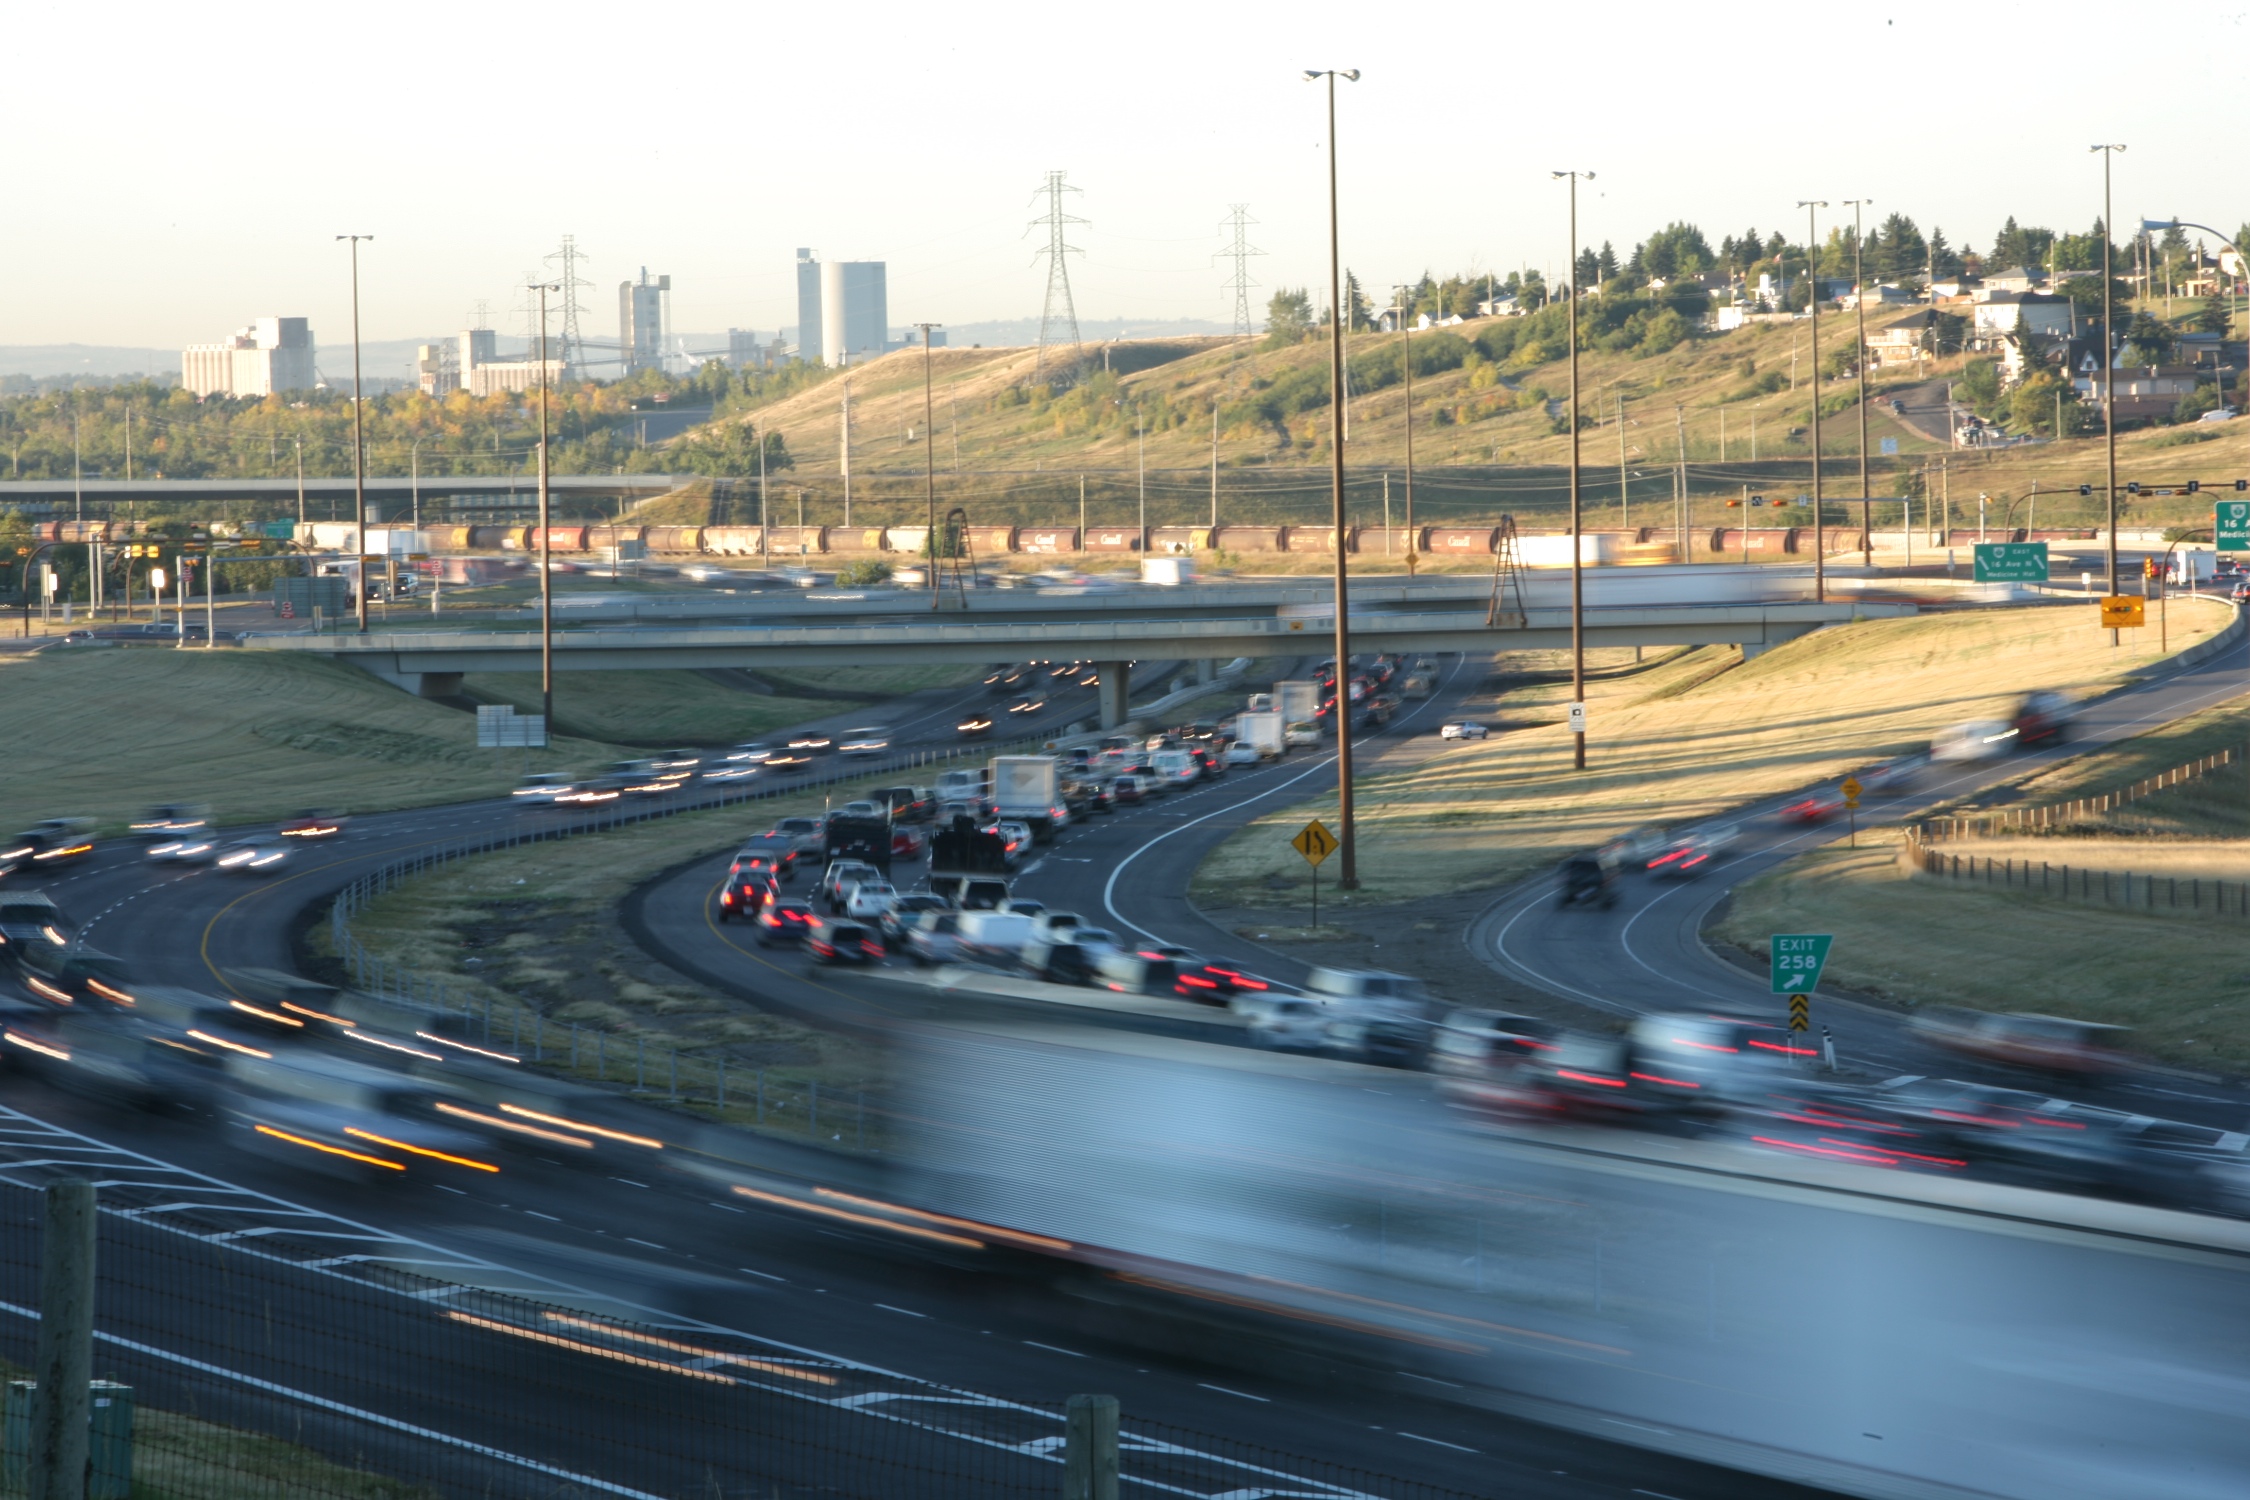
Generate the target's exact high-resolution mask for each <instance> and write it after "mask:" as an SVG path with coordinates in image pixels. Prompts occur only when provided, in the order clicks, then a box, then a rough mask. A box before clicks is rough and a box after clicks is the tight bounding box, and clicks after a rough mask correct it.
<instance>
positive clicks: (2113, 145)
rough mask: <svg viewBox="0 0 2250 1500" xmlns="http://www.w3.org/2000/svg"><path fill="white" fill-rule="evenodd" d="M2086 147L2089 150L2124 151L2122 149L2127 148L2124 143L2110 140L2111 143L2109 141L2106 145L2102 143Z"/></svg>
mask: <svg viewBox="0 0 2250 1500" xmlns="http://www.w3.org/2000/svg"><path fill="white" fill-rule="evenodd" d="M2086 149H2087V150H2088V151H2122V150H2124V149H2125V148H2124V146H2122V145H2120V144H2118V143H2116V142H2110V143H2108V144H2106V145H2100V146H2088V147H2087V148H2086Z"/></svg>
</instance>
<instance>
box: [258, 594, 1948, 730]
mask: <svg viewBox="0 0 2250 1500" xmlns="http://www.w3.org/2000/svg"><path fill="white" fill-rule="evenodd" d="M1175 597H1177V594H1176V591H1175ZM1912 613H1914V606H1913V605H1911V604H1877V603H1867V602H1850V601H1845V602H1836V601H1831V602H1826V603H1814V602H1812V601H1809V600H1785V601H1771V602H1764V603H1750V604H1642V605H1618V604H1611V605H1605V606H1599V607H1590V608H1588V610H1587V611H1586V626H1585V640H1586V644H1587V646H1589V647H1605V646H1683V645H1693V646H1701V645H1737V646H1740V647H1742V649H1743V650H1744V651H1746V652H1749V653H1751V654H1756V653H1758V652H1760V651H1764V650H1766V649H1768V648H1769V647H1772V646H1776V645H1779V644H1780V643H1782V642H1783V641H1788V640H1793V639H1795V638H1796V637H1798V636H1802V635H1806V634H1809V633H1810V632H1812V631H1815V630H1818V629H1820V628H1821V627H1823V626H1825V625H1832V624H1838V623H1841V622H1844V621H1848V620H1854V619H1869V618H1876V617H1882V616H1891V615H1906V614H1912ZM1334 620H1335V611H1334V607H1333V604H1332V603H1329V604H1327V605H1326V606H1325V607H1324V606H1323V605H1322V604H1321V603H1320V602H1318V601H1307V602H1305V603H1301V604H1296V605H1291V606H1283V607H1280V608H1276V607H1274V606H1268V607H1267V608H1266V609H1265V610H1263V611H1262V612H1260V611H1256V610H1254V609H1246V610H1243V611H1242V612H1240V613H1236V614H1232V615H1223V616H1217V617H1181V616H1176V615H1170V614H1159V613H1155V612H1153V611H1147V610H1144V611H1143V612H1142V613H1141V614H1140V615H1139V616H1137V617H1135V616H1130V615H1126V614H1122V613H1104V614H1101V615H1091V614H1086V613H1077V614H1074V615H1073V616H1072V617H1069V618H1060V619H1031V618H1022V617H1017V618H1008V617H1006V616H1005V615H1002V614H999V613H997V612H994V613H987V612H985V611H982V610H978V611H973V612H972V613H971V614H970V615H968V616H964V615H962V614H959V613H946V614H933V613H932V612H931V611H930V610H929V608H928V602H927V599H926V598H925V599H924V601H923V608H922V610H921V611H920V612H919V613H918V614H915V615H912V616H907V617H897V618H890V619H875V620H852V621H839V622H833V623H828V622H823V623H783V624H725V625H712V626H706V627H688V628H665V627H660V626H655V625H637V626H636V625H625V626H619V627H603V626H592V627H580V628H570V629H558V630H557V631H556V632H555V636H554V659H555V667H556V670H558V671H644V672H645V671H652V670H666V669H681V668H689V669H694V668H709V667H748V668H760V667H803V666H874V665H885V666H888V665H895V664H900V663H907V662H974V663H991V662H1000V661H1026V660H1054V661H1060V660H1071V661H1092V662H1096V663H1098V664H1099V667H1098V671H1099V674H1100V677H1101V687H1100V690H1099V691H1100V694H1101V720H1102V723H1103V724H1104V725H1105V726H1107V725H1112V724H1116V723H1120V722H1123V720H1124V719H1125V718H1126V717H1128V713H1129V707H1130V694H1131V690H1132V673H1131V664H1132V663H1133V662H1135V661H1179V660H1188V661H1195V662H1218V661H1226V660H1230V659H1232V658H1235V657H1243V656H1246V657H1274V656H1302V655H1308V654H1312V653H1315V652H1321V651H1324V650H1325V649H1326V648H1327V644H1328V642H1329V641H1330V640H1331V639H1332V636H1331V631H1332V628H1333V624H1334ZM1352 644H1353V647H1354V649H1355V650H1356V651H1365V652H1370V653H1372V652H1379V651H1394V652H1401V653H1424V654H1429V653H1436V652H1445V651H1460V652H1468V653H1482V652H1497V651H1539V650H1553V649H1557V648H1567V647H1568V646H1569V644H1570V612H1569V610H1568V608H1567V607H1555V606H1551V605H1534V606H1532V607H1531V608H1529V609H1527V610H1526V612H1525V614H1524V615H1523V616H1522V617H1521V623H1517V622H1516V621H1515V620H1510V621H1509V622H1507V623H1504V624H1501V625H1497V626H1495V625H1493V624H1491V623H1489V621H1488V618H1487V612H1486V610H1485V609H1484V608H1483V607H1482V606H1481V604H1480V605H1478V606H1477V607H1474V608H1461V607H1460V606H1459V603H1458V602H1457V601H1444V600H1436V601H1429V602H1426V603H1422V604H1421V605H1420V607H1411V608H1409V607H1401V606H1400V605H1398V604H1385V603H1384V602H1382V601H1367V602H1365V603H1364V604H1363V603H1360V602H1358V601H1355V605H1354V608H1353V610H1352ZM243 645H244V646H245V647H248V648H251V649H256V650H266V651H299V652H309V653H312V654H314V655H319V656H326V657H330V658H332V659H334V660H337V661H343V662H349V663H351V664H353V665H354V666H357V667H360V668H362V669H363V670H365V671H368V672H371V673H373V674H374V675H376V676H378V677H381V678H383V679H384V680H386V681H388V682H392V683H395V684H397V685H398V686H400V687H402V688H406V689H407V690H409V691H414V692H419V693H421V694H423V695H425V696H430V697H443V696H446V695H449V694H451V693H455V692H458V691H459V690H460V686H461V679H462V677H463V676H464V675H465V674H468V673H487V672H531V671H536V670H538V666H539V647H540V642H539V633H538V632H537V631H536V630H442V629H433V630H391V631H385V632H378V633H370V634H368V635H364V636H362V635H309V634H296V635H251V636H247V637H245V638H244V640H243Z"/></svg>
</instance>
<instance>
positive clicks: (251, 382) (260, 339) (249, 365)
mask: <svg viewBox="0 0 2250 1500" xmlns="http://www.w3.org/2000/svg"><path fill="white" fill-rule="evenodd" d="M318 380H319V376H318V374H317V373H316V372H315V370H314V368H313V336H312V328H311V326H310V324H309V323H308V321H307V320H306V319H304V318H260V319H258V321H256V322H255V323H252V324H251V325H250V326H249V327H247V328H238V329H236V330H235V331H234V334H233V336H232V337H231V338H227V339H224V340H222V341H221V342H219V343H216V344H192V345H190V346H189V347H188V348H187V350H186V351H185V352H184V353H183V354H182V355H181V357H180V383H181V384H182V385H184V386H186V387H187V388H188V390H189V391H191V392H193V393H194V394H195V395H197V396H249V397H263V396H271V395H273V394H274V393H275V392H276V391H309V390H311V389H312V388H313V386H314V385H315V384H316V383H317V382H318Z"/></svg>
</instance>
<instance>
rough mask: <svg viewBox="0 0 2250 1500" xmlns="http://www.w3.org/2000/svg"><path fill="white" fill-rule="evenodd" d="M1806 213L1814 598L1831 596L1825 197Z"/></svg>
mask: <svg viewBox="0 0 2250 1500" xmlns="http://www.w3.org/2000/svg"><path fill="white" fill-rule="evenodd" d="M1797 206H1798V207H1799V208H1801V209H1803V210H1804V211H1805V291H1806V294H1807V295H1806V297H1805V306H1806V307H1807V308H1809V309H1810V310H1811V312H1812V596H1813V602H1814V603H1815V604H1818V603H1820V602H1821V601H1822V600H1824V599H1826V598H1827V597H1828V538H1827V535H1826V533H1825V532H1823V531H1822V529H1821V517H1820V502H1821V490H1820V230H1819V228H1818V227H1817V222H1816V221H1817V219H1818V217H1819V213H1820V210H1821V209H1824V208H1826V207H1827V206H1828V200H1827V199H1825V198H1800V199H1798V200H1797Z"/></svg>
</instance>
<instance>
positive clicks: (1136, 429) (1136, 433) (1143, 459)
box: [1133, 406, 1148, 557]
mask: <svg viewBox="0 0 2250 1500" xmlns="http://www.w3.org/2000/svg"><path fill="white" fill-rule="evenodd" d="M1133 440H1134V441H1135V442H1136V443H1138V444H1139V445H1140V460H1139V462H1140V476H1141V479H1140V483H1141V556H1143V557H1146V556H1148V428H1147V426H1146V425H1144V424H1143V423H1142V421H1141V409H1140V408H1139V407H1137V406H1136V407H1134V408H1133Z"/></svg>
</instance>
